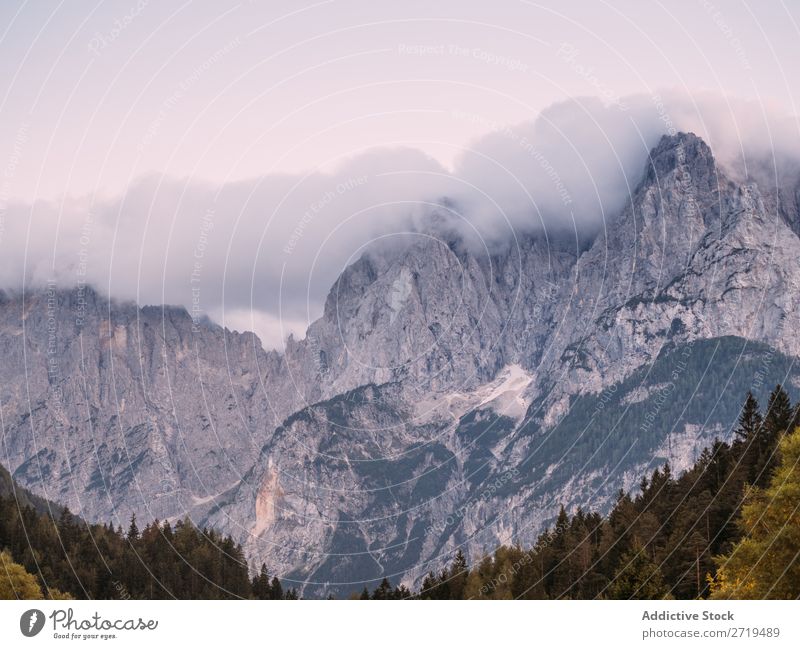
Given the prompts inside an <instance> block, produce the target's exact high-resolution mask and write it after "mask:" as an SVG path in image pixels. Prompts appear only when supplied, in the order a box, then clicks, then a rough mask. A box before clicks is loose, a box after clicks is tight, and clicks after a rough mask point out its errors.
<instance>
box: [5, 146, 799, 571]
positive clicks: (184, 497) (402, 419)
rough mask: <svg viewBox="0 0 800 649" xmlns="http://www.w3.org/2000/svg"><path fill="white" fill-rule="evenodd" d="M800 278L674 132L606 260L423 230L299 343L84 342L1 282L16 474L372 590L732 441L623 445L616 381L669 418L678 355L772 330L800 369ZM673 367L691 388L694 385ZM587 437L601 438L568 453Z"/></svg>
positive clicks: (68, 316) (700, 427)
mask: <svg viewBox="0 0 800 649" xmlns="http://www.w3.org/2000/svg"><path fill="white" fill-rule="evenodd" d="M797 287H800V239H798V237H797V236H796V235H795V234H794V233H793V232H792V230H791V229H790V228H789V227H787V226H786V225H785V223H784V222H783V220H781V219H776V218H774V216H772V218H770V215H769V213H768V211H767V208H765V202H764V201H763V200H762V197H761V195H760V191H759V188H758V186H757V185H756V184H753V183H748V184H737V183H736V182H734V181H733V180H729V179H726V178H725V175H724V174H723V173H722V172H721V171H720V170H719V169H718V167H717V165H716V163H715V161H714V157H713V155H712V154H711V151H710V149H709V148H708V146H707V145H706V144H705V143H704V142H703V141H702V140H701V139H700V138H698V137H697V136H695V135H693V134H690V133H682V134H676V135H675V136H671V137H664V138H662V139H661V141H660V142H659V143H658V145H657V146H656V147H655V148H654V149H653V151H652V152H651V154H650V158H649V160H648V161H647V163H646V165H645V166H644V168H643V172H642V179H641V182H640V183H639V185H638V187H637V189H636V190H635V191H634V192H633V195H632V196H631V198H630V201H629V203H628V205H626V206H625V207H624V208H623V209H622V210H621V212H620V213H619V214H617V215H615V218H614V219H613V220H612V221H611V222H610V223H609V224H608V227H607V228H606V230H605V231H604V232H603V234H602V236H598V237H597V238H596V239H595V240H594V241H593V242H592V243H591V245H590V246H589V247H588V249H587V250H585V251H578V250H576V249H575V244H574V241H573V242H572V245H571V246H569V245H567V243H566V242H560V241H554V240H552V239H549V240H548V239H547V238H546V237H543V236H535V235H531V236H529V237H520V239H519V246H516V245H515V246H507V247H501V246H498V247H497V249H495V250H492V251H490V252H489V253H488V254H487V253H486V252H485V251H484V252H483V253H482V254H479V253H477V252H475V251H473V250H471V249H470V248H469V247H466V246H465V247H463V248H460V247H458V246H454V245H452V244H451V242H450V241H449V240H448V239H447V238H440V239H437V238H436V237H425V236H420V237H415V238H414V241H413V242H412V244H411V245H409V246H407V247H405V248H402V249H395V250H394V251H388V250H387V251H379V252H375V251H370V252H369V253H368V254H366V255H364V256H363V257H361V258H360V259H358V260H356V261H355V262H354V263H353V264H352V265H350V266H348V268H346V269H345V270H344V271H343V272H342V274H341V275H340V277H339V278H338V279H337V280H336V281H335V283H334V284H333V286H332V289H331V291H330V294H329V296H328V300H327V302H326V305H325V311H324V314H323V316H322V317H321V318H320V319H318V320H317V321H316V322H314V323H312V324H311V326H310V327H309V329H308V332H307V336H306V337H305V338H304V339H302V340H294V339H291V340H290V341H289V342H288V344H287V348H286V352H285V353H284V354H278V353H274V352H273V353H265V352H262V351H261V350H259V349H258V348H257V346H254V345H253V344H252V338H251V337H250V336H242V335H237V334H232V333H230V332H226V331H225V330H222V329H221V328H219V327H216V326H212V325H210V324H203V323H200V324H201V326H200V327H199V328H198V329H199V330H198V331H192V321H191V319H190V318H189V317H188V316H186V315H185V314H184V315H182V316H180V317H177V315H176V317H172V315H171V316H170V317H167V318H165V317H164V313H163V311H162V309H161V308H160V307H151V308H138V307H136V306H135V305H130V304H129V305H122V304H117V303H114V302H108V301H106V300H105V299H101V298H97V297H96V296H95V297H92V298H91V299H92V307H91V308H88V309H87V310H86V311H87V313H86V317H85V318H84V322H83V325H82V328H81V329H80V331H78V330H76V327H75V314H74V310H75V304H74V303H72V302H70V300H71V299H72V298H71V297H69V296H70V295H71V296H74V292H71V293H69V294H68V295H67V296H66V297H65V299H63V300H62V299H59V300H57V301H56V304H55V313H54V314H48V312H47V309H48V302H47V300H46V299H32V300H30V302H28V301H27V296H26V303H25V305H23V304H22V302H21V299H20V297H19V296H17V295H14V294H11V293H8V294H5V298H4V299H5V301H4V302H3V301H1V300H0V345H1V346H2V348H3V350H4V365H3V368H2V371H3V373H4V374H3V379H4V380H3V381H2V382H0V404H1V405H2V408H3V421H4V425H5V433H4V451H5V456H4V462H5V463H6V464H7V465H8V466H9V468H10V470H11V471H12V472H13V474H14V476H15V478H16V479H17V480H19V481H20V482H21V483H22V484H23V485H25V486H26V487H28V488H30V489H32V490H34V491H36V492H37V493H39V494H42V495H45V496H49V497H51V498H53V499H56V500H59V501H61V502H65V503H66V504H68V505H70V507H71V508H72V509H73V510H75V511H77V512H79V513H80V514H81V515H83V516H84V517H86V518H88V519H102V520H105V519H107V518H108V517H113V516H114V515H118V516H119V517H120V518H121V519H125V518H127V517H128V516H129V515H130V513H132V512H135V513H137V515H140V516H141V517H142V518H143V519H144V518H147V519H152V518H155V517H159V518H165V517H166V518H171V517H176V516H183V515H185V514H189V515H191V516H193V517H194V518H196V519H197V520H208V521H209V522H210V523H212V524H213V525H214V526H215V527H218V528H220V529H222V530H223V531H226V532H231V533H233V534H235V535H236V536H237V537H238V540H239V541H241V542H242V543H243V544H244V546H245V547H246V548H247V549H248V552H249V553H250V557H251V559H253V560H254V561H255V562H257V563H259V564H260V562H261V561H266V562H267V563H268V565H270V566H271V567H272V570H274V571H275V572H277V573H278V574H279V575H281V576H284V575H286V574H288V573H293V574H294V575H295V576H297V577H298V578H299V579H305V578H311V577H314V575H316V577H314V579H317V580H319V581H323V582H324V581H331V580H335V579H336V578H339V577H340V576H341V574H342V572H345V573H347V572H348V571H349V572H351V573H352V578H353V580H356V581H359V580H360V581H366V580H369V579H371V578H373V577H374V576H375V574H376V573H375V571H376V570H379V568H378V567H377V566H382V565H385V566H391V569H392V570H395V571H396V572H398V573H403V574H406V575H407V576H408V578H409V579H414V578H416V576H417V574H418V571H419V569H420V566H423V565H424V564H425V563H426V562H427V561H435V560H436V559H437V557H440V556H442V553H443V552H445V551H446V550H447V549H452V548H454V547H456V546H458V545H461V544H465V547H466V548H467V549H468V551H469V554H470V555H471V556H479V555H480V554H481V553H482V552H483V551H485V550H487V549H490V548H493V547H494V546H495V545H496V544H498V543H501V542H506V541H507V540H508V538H509V535H511V536H514V538H517V539H519V540H521V541H524V540H525V538H535V534H536V533H537V531H538V530H539V529H540V528H541V526H542V525H543V524H544V523H545V522H546V521H547V519H548V517H549V516H550V515H551V513H552V511H551V510H552V508H553V507H557V504H558V503H560V502H564V503H565V504H567V505H569V504H580V503H581V502H582V500H581V499H582V498H584V499H585V498H588V497H589V496H591V497H592V498H593V499H594V500H593V503H592V505H593V507H594V508H597V507H600V506H602V503H604V502H606V501H607V500H609V499H612V498H613V494H614V493H615V492H616V490H617V489H619V488H620V487H627V486H629V485H628V484H627V482H626V480H627V476H630V475H636V476H639V475H641V473H642V472H643V471H642V470H641V469H642V467H641V466H639V465H640V463H642V462H646V461H647V460H648V459H649V458H650V457H652V456H653V455H658V456H659V457H661V456H662V455H665V454H668V453H671V452H672V451H669V450H665V448H667V447H662V444H663V443H665V440H666V439H667V436H668V435H672V436H677V437H678V438H679V439H681V440H682V442H681V446H680V447H679V449H680V450H679V451H676V452H674V453H673V455H672V456H670V460H671V461H672V462H673V463H674V466H675V467H676V470H677V469H678V468H679V467H680V466H683V465H685V464H686V462H687V461H689V460H691V457H690V456H691V449H692V448H694V444H695V443H697V444H700V445H701V446H702V445H703V444H704V443H705V441H706V440H707V438H708V437H709V435H717V434H719V435H721V436H724V435H725V434H726V430H724V429H717V428H715V429H714V430H713V431H712V430H709V429H708V427H707V425H706V424H705V423H704V421H703V420H702V419H701V420H694V419H692V420H688V419H677V420H675V421H665V422H663V427H662V428H659V427H656V429H653V430H648V432H647V435H642V437H641V443H640V444H639V445H637V446H635V449H634V451H635V452H632V453H631V454H627V455H621V456H620V455H615V454H614V453H611V452H608V453H606V452H605V451H606V449H607V448H608V446H609V445H610V446H614V448H615V449H618V446H619V445H620V444H622V441H625V443H627V444H628V446H629V447H631V436H632V435H634V434H635V433H636V431H635V430H634V431H632V430H630V428H627V429H622V428H620V427H615V425H614V424H613V422H612V423H610V424H609V423H608V422H607V421H605V420H603V419H602V417H598V418H597V421H595V419H593V418H592V417H591V416H590V415H591V413H592V412H595V411H597V412H600V410H602V409H601V408H599V403H601V401H598V400H599V399H602V398H603V397H602V395H603V394H604V392H603V391H604V390H606V391H607V390H609V389H611V388H612V387H613V386H617V387H618V389H619V392H617V393H615V394H618V395H619V399H620V400H622V399H623V397H624V399H625V400H626V401H625V402H624V403H621V405H620V408H623V407H624V408H627V407H628V406H631V405H635V404H638V403H642V404H645V405H647V407H650V406H651V405H652V404H651V402H650V401H649V400H650V399H654V398H656V397H657V395H658V390H659V389H660V388H659V387H658V384H657V383H653V384H651V383H646V380H645V379H644V378H637V377H647V376H650V374H648V372H649V368H652V367H653V366H654V364H656V363H661V362H662V361H663V353H662V352H663V350H665V349H689V350H690V351H691V350H692V349H699V348H703V346H702V345H701V344H699V343H698V341H700V342H702V341H710V342H708V348H710V349H712V350H713V349H716V346H717V343H716V342H714V341H720V340H725V341H730V340H736V341H743V342H741V343H735V344H738V345H740V346H741V345H747V344H753V343H751V342H748V341H760V343H763V344H765V345H768V346H773V347H774V348H775V349H776V350H778V352H780V353H783V354H785V355H786V356H787V358H790V357H791V358H795V357H800V342H798V341H797V340H796V339H795V337H792V336H787V335H785V332H786V331H794V330H795V329H798V328H800V293H799V292H798V290H797ZM41 297H42V296H40V298H41ZM51 307H52V305H51ZM51 315H54V319H53V320H52V323H54V326H55V330H56V332H57V336H56V339H57V346H56V349H57V356H56V358H57V363H55V364H53V363H52V362H51V359H52V358H54V356H53V353H52V346H51V340H50V331H51V327H50V324H49V323H50V322H51V321H50V319H49V318H50V316H51ZM23 318H25V321H24V323H23ZM23 325H24V326H23ZM692 345H696V346H695V347H692ZM725 345H726V347H725V349H729V350H730V349H732V343H730V342H726V343H725ZM759 349H761V348H759ZM694 353H695V352H691V354H690V356H691V358H692V359H695V361H696V364H697V363H700V364H701V362H705V361H704V360H703V359H704V358H705V357H703V356H693V355H692V354H694ZM698 353H699V352H698ZM731 353H733V352H731ZM660 359H661V360H660ZM664 362H666V361H664ZM709 362H714V361H709ZM693 367H694V365H693ZM702 369H703V368H702V367H700V369H699V370H698V372H699V374H702ZM778 369H780V368H778V366H777V365H775V371H778ZM665 371H666V370H665ZM770 371H772V370H770ZM670 372H671V370H670ZM670 372H668V373H667V376H668V377H669V378H668V379H665V381H666V380H669V381H673V382H675V383H676V389H680V390H685V392H681V393H680V394H689V395H691V394H693V393H694V392H693V389H692V388H693V386H692V385H691V382H692V381H693V380H696V377H695V376H694V375H693V374H691V373H690V372H685V373H679V374H678V375H677V378H676V377H673V376H672V375H671V373H670ZM718 378H719V385H725V377H724V376H721V377H718ZM648 380H649V379H648ZM637 381H638V382H639V383H638V384H637V383H636V382H637ZM643 381H645V383H644V384H643V383H642V382H643ZM619 386H627V387H619ZM606 394H608V393H607V392H606ZM487 395H491V398H490V399H489V398H488V397H487ZM653 395H656V396H653ZM740 396H741V395H740V394H738V393H737V395H736V399H737V402H738V399H739V397H740ZM721 403H725V404H727V403H728V402H727V401H723V402H721ZM643 407H644V406H643ZM721 408H722V407H721ZM725 408H728V406H727V405H726V406H725ZM723 410H724V408H723ZM587 413H588V415H587ZM715 413H717V414H716V415H715V416H717V415H718V417H720V418H718V419H716V420H715V421H716V422H717V423H719V422H722V421H723V419H724V417H726V416H728V415H729V414H730V415H731V416H732V417H733V418H735V413H731V412H728V411H725V412H722V410H718V411H715ZM720 413H721V414H720ZM564 422H566V423H564ZM570 422H572V423H570ZM601 423H602V424H603V427H602V429H600V428H597V426H600V424H601ZM606 424H608V425H607V426H606ZM660 425H661V424H659V426H660ZM715 425H716V424H715ZM720 425H722V424H720ZM593 426H595V427H594V428H593ZM576 431H577V432H576ZM581 431H586V433H585V434H586V435H588V436H590V441H589V442H586V441H585V440H584V439H583V438H581V439H580V440H578V441H577V442H576V443H575V444H572V442H573V441H575V439H574V435H579V434H580V435H582V434H583V433H582V432H581ZM571 435H572V436H573V437H570V436H571ZM615 436H618V437H615ZM562 442H563V443H562ZM584 442H585V443H584ZM615 444H616V446H615ZM587 445H588V447H590V453H589V459H587V458H586V457H584V456H582V455H581V456H578V455H575V453H579V451H580V449H581V448H584V449H585V448H587ZM615 452H616V451H615ZM543 453H544V455H543ZM504 475H505V476H509V475H511V476H513V478H514V480H513V483H512V482H509V479H508V478H507V479H506V480H505V481H503V480H501V479H500V478H501V477H502V476H504ZM597 476H601V477H600V478H597ZM498 480H500V482H499V483H497V481H498ZM495 483H497V484H500V485H501V487H495V488H492V489H489V487H488V485H491V484H495ZM487 494H488V495H487ZM459 511H461V512H462V514H461V515H460V516H457V517H453V519H452V521H451V523H448V524H447V525H441V521H447V520H448V518H449V517H451V516H452V514H453V512H459ZM526 534H530V536H529V537H525V535H526ZM384 548H400V549H402V553H401V550H396V551H395V554H394V555H392V556H391V557H390V560H385V559H386V557H385V556H384V555H385V554H391V551H389V550H386V551H384V550H383V549H384ZM371 553H372V554H371ZM398 553H400V554H398ZM309 557H316V559H314V560H311V559H309ZM332 557H339V559H338V561H339V562H340V563H337V564H336V565H334V564H333V563H330V562H331V561H333V559H332ZM341 557H345V558H344V559H341ZM361 558H364V561H363V562H362V561H361ZM427 567H433V566H427ZM388 569H389V568H387V570H388ZM424 571H426V570H424ZM312 573H313V574H312Z"/></svg>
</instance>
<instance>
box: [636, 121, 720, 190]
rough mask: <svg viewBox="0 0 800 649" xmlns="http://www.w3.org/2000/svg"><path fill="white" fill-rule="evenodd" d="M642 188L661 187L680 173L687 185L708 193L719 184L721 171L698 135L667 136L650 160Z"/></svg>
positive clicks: (649, 157) (655, 149)
mask: <svg viewBox="0 0 800 649" xmlns="http://www.w3.org/2000/svg"><path fill="white" fill-rule="evenodd" d="M645 169H646V171H645V174H644V178H643V180H642V184H643V185H646V184H649V183H659V182H661V181H663V179H664V178H666V177H667V176H668V175H669V174H672V173H676V172H677V173H680V174H682V175H683V176H685V178H684V182H688V183H692V184H694V185H696V186H697V187H702V188H703V189H704V190H707V189H709V188H710V187H711V186H713V185H712V183H715V182H717V181H718V177H719V175H720V170H719V169H718V168H717V164H716V161H715V159H714V154H713V153H712V152H711V148H710V147H709V146H708V144H706V142H705V141H704V140H703V139H702V138H700V137H698V136H697V135H695V134H694V133H683V132H681V133H676V134H674V135H663V136H662V137H661V139H660V140H659V142H658V144H657V145H656V146H655V147H654V148H653V150H652V151H651V152H650V155H649V156H648V160H647V163H646V166H645Z"/></svg>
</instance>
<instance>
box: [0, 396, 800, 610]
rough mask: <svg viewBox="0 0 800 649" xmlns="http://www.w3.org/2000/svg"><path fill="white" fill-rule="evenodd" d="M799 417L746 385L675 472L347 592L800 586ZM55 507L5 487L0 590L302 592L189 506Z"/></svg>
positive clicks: (92, 594)
mask: <svg viewBox="0 0 800 649" xmlns="http://www.w3.org/2000/svg"><path fill="white" fill-rule="evenodd" d="M797 423H798V408H796V407H793V406H792V404H791V403H790V401H789V397H788V395H787V394H786V392H785V391H784V390H783V389H782V388H781V386H776V388H775V390H773V392H772V394H771V395H770V397H769V403H768V404H767V407H766V409H765V410H764V413H763V414H762V410H761V409H760V407H759V404H758V403H757V402H756V400H755V398H754V397H753V396H752V394H748V395H747V398H746V400H745V402H744V405H743V407H742V410H741V414H740V417H739V423H738V427H737V429H736V431H735V435H734V438H733V440H732V441H731V442H730V443H728V442H722V441H717V442H715V443H714V444H713V446H712V447H711V448H707V449H705V450H704V451H703V453H702V454H701V456H700V457H699V458H698V460H697V462H696V463H695V465H694V466H693V467H692V468H691V469H690V470H688V471H686V472H684V473H683V474H682V475H680V476H676V475H673V472H672V470H671V469H670V466H669V465H668V464H666V465H664V466H662V467H659V468H657V469H656V470H655V471H654V472H653V473H652V474H651V475H649V476H645V477H643V478H642V480H641V483H640V485H639V489H638V490H637V491H636V493H635V494H627V493H622V492H621V493H619V494H618V497H617V500H616V503H615V505H614V506H613V508H612V509H611V511H610V512H609V513H608V514H607V515H605V516H603V515H601V514H599V513H596V512H585V511H582V510H580V509H578V510H577V511H575V512H572V513H568V512H567V511H566V510H565V509H564V508H563V507H562V509H561V511H560V513H559V514H558V517H557V519H556V520H555V522H554V523H553V525H552V526H551V527H550V528H549V529H547V530H545V531H544V532H543V533H542V534H541V535H540V536H539V538H538V540H537V542H536V543H535V544H534V546H533V547H530V548H522V547H519V546H514V547H506V546H504V547H500V548H497V549H496V550H495V552H494V553H493V554H492V555H491V556H487V557H485V558H483V559H482V560H480V561H478V562H476V563H473V565H471V566H470V565H468V562H467V560H466V558H465V556H464V554H463V553H462V552H461V551H457V553H456V554H455V557H454V558H453V559H452V561H451V563H450V565H449V567H447V568H444V569H442V570H441V571H438V572H431V573H429V574H428V575H427V577H426V578H425V579H424V581H423V583H422V585H421V588H420V589H419V590H418V591H415V592H412V591H410V590H409V589H408V588H407V587H405V586H403V585H394V586H393V585H392V584H391V583H390V582H389V580H388V579H384V580H383V581H382V582H381V583H380V584H379V585H377V587H376V588H374V589H373V590H370V589H369V588H367V587H366V586H365V587H364V588H363V590H362V591H361V592H360V593H358V592H356V593H354V594H353V595H352V598H353V599H412V598H413V599H516V598H525V599H595V598H606V599H632V598H633V599H660V598H675V599H694V598H708V597H712V598H742V599H745V598H776V599H794V598H797V597H800V429H797V428H796V425H797ZM6 475H7V474H6ZM6 482H8V479H7V480H6ZM54 511H55V510H54V507H53V506H52V505H51V504H50V503H47V502H46V501H44V500H42V499H39V498H36V497H35V496H31V495H30V494H28V493H27V492H25V491H24V490H21V489H19V488H18V487H17V488H16V489H14V488H9V487H8V486H7V485H6V486H5V488H4V489H3V490H2V491H0V549H2V554H0V560H1V561H2V564H3V570H2V571H0V598H15V597H20V598H40V597H49V598H54V599H55V598H63V597H73V598H96V599H117V598H122V599H128V598H131V599H142V598H143V599H152V598H156V599H157V598H179V599H213V598H252V599H297V597H298V594H297V591H296V590H295V589H292V588H289V589H286V588H284V585H283V584H282V583H281V581H280V579H278V578H277V577H274V576H270V574H269V571H268V568H267V566H265V565H262V566H261V567H260V569H259V570H257V571H255V572H253V571H251V569H250V567H249V566H248V564H247V560H246V558H245V556H244V553H243V552H242V548H241V547H240V546H239V545H237V544H236V543H234V541H233V540H232V539H231V538H230V537H223V536H221V535H220V534H218V533H217V532H215V531H214V530H210V529H198V528H197V527H195V526H194V525H193V524H192V522H191V521H189V520H188V519H186V520H184V521H178V522H177V523H174V524H170V523H168V522H163V523H162V522H159V521H154V522H152V523H149V524H147V525H146V526H145V527H144V528H142V529H140V528H139V525H138V523H137V521H136V520H135V519H132V520H131V521H130V524H129V527H128V529H127V530H123V529H121V528H120V527H119V526H118V527H117V528H116V529H115V528H114V526H113V525H111V524H105V525H97V524H92V525H89V524H86V523H85V522H83V521H82V520H80V519H78V518H76V517H75V516H73V515H72V514H71V513H70V512H69V511H68V510H66V509H61V510H60V511H59V512H58V514H53V513H52V512H54Z"/></svg>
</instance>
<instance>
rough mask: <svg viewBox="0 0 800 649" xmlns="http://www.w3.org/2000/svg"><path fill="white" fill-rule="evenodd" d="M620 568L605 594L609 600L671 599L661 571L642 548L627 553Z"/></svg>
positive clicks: (635, 548)
mask: <svg viewBox="0 0 800 649" xmlns="http://www.w3.org/2000/svg"><path fill="white" fill-rule="evenodd" d="M620 568H621V570H620V571H619V572H618V573H617V574H616V575H615V577H614V579H613V580H612V582H611V585H610V586H609V587H608V589H607V590H606V592H605V594H606V596H607V597H608V598H609V599H669V588H667V586H666V585H665V584H664V578H663V576H662V575H661V570H659V568H658V566H657V565H656V564H655V563H653V562H652V561H651V560H650V559H649V558H648V556H647V553H646V551H645V550H644V549H643V548H642V547H634V548H632V549H631V550H630V551H628V552H627V553H625V554H624V555H623V557H622V561H621V566H620Z"/></svg>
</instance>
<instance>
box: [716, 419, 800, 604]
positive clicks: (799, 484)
mask: <svg viewBox="0 0 800 649" xmlns="http://www.w3.org/2000/svg"><path fill="white" fill-rule="evenodd" d="M779 455H780V463H779V465H778V467H777V469H776V471H775V473H774V475H773V476H772V477H771V479H770V481H769V484H768V486H767V487H766V488H764V489H761V488H758V487H753V488H751V489H750V490H749V491H748V493H747V494H746V496H745V503H744V506H743V507H742V513H741V518H740V521H739V527H740V528H741V530H742V532H743V538H741V540H739V542H738V543H736V545H735V546H734V548H733V550H732V551H731V553H730V554H728V555H724V556H720V557H718V558H717V575H716V578H712V579H711V590H712V597H714V598H716V599H797V598H798V597H800V511H799V510H800V429H795V430H794V432H793V433H790V434H788V435H785V436H784V437H783V439H782V440H781V442H780V445H779Z"/></svg>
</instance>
